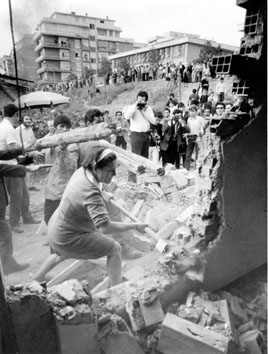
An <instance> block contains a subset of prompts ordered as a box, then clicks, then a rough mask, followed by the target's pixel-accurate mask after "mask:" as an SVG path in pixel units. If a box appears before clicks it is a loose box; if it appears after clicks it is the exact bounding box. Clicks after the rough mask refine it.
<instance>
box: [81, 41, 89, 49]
mask: <svg viewBox="0 0 268 354" xmlns="http://www.w3.org/2000/svg"><path fill="white" fill-rule="evenodd" d="M88 43H89V42H88V39H82V46H83V47H88Z"/></svg>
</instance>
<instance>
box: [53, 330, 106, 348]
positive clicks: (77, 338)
mask: <svg viewBox="0 0 268 354" xmlns="http://www.w3.org/2000/svg"><path fill="white" fill-rule="evenodd" d="M58 333H59V340H60V347H61V354H76V353H79V354H89V353H90V354H100V346H99V343H98V341H97V340H96V338H95V336H96V334H97V333H98V326H97V324H94V323H81V324H77V325H70V324H61V323H58Z"/></svg>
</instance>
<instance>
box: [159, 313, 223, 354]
mask: <svg viewBox="0 0 268 354" xmlns="http://www.w3.org/2000/svg"><path fill="white" fill-rule="evenodd" d="M228 346H229V339H228V338H226V337H224V336H222V335H220V334H218V333H216V332H213V331H210V330H208V329H206V328H203V327H201V326H198V325H196V324H195V323H192V322H189V321H186V320H184V319H183V318H180V317H178V316H174V315H172V314H170V313H168V314H167V315H166V317H165V319H164V321H163V323H162V327H161V334H160V338H159V341H158V345H157V350H159V351H160V352H162V353H164V354H178V353H180V354H193V353H198V354H219V353H222V354H223V353H227V351H228Z"/></svg>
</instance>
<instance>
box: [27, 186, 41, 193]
mask: <svg viewBox="0 0 268 354" xmlns="http://www.w3.org/2000/svg"><path fill="white" fill-rule="evenodd" d="M29 191H33V192H38V191H40V189H39V188H36V187H29Z"/></svg>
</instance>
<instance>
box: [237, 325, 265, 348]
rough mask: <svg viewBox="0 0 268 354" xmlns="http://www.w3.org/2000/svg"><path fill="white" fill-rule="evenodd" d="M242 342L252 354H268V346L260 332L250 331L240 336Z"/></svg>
mask: <svg viewBox="0 0 268 354" xmlns="http://www.w3.org/2000/svg"><path fill="white" fill-rule="evenodd" d="M240 340H241V342H242V343H244V345H245V347H246V349H247V350H248V351H249V353H250V354H264V353H266V345H265V341H264V337H263V335H262V334H261V332H260V331H258V330H252V331H248V332H246V333H244V334H242V335H241V336H240Z"/></svg>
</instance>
